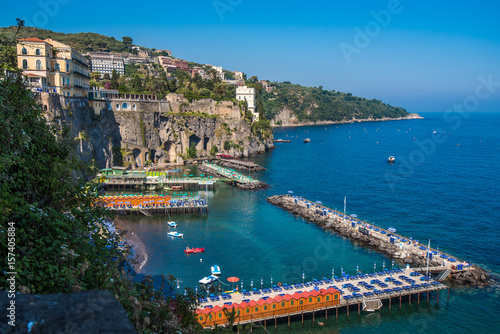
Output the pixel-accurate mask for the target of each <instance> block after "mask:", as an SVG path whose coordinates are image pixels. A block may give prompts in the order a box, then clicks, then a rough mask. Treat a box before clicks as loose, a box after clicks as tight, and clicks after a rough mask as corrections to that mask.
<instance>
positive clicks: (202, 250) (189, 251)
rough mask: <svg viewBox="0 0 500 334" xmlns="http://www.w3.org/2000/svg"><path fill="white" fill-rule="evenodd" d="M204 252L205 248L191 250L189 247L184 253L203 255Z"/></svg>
mask: <svg viewBox="0 0 500 334" xmlns="http://www.w3.org/2000/svg"><path fill="white" fill-rule="evenodd" d="M204 251H205V248H189V247H186V249H185V250H184V252H185V253H188V254H193V253H203V252H204Z"/></svg>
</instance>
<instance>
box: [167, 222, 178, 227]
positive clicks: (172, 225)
mask: <svg viewBox="0 0 500 334" xmlns="http://www.w3.org/2000/svg"><path fill="white" fill-rule="evenodd" d="M167 224H168V226H170V227H177V224H176V223H175V222H167Z"/></svg>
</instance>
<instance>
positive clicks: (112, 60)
mask: <svg viewBox="0 0 500 334" xmlns="http://www.w3.org/2000/svg"><path fill="white" fill-rule="evenodd" d="M90 69H91V71H92V72H99V73H101V75H104V74H106V73H107V74H109V75H111V73H113V70H116V73H118V74H120V75H121V76H123V75H124V74H125V65H124V61H123V57H122V56H121V55H120V54H113V53H106V52H97V53H90Z"/></svg>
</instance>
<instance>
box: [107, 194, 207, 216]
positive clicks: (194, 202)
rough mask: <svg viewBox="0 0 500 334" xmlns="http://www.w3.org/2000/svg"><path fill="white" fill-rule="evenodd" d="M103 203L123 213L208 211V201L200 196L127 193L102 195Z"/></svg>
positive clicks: (158, 213) (150, 213)
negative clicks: (123, 194) (184, 196)
mask: <svg viewBox="0 0 500 334" xmlns="http://www.w3.org/2000/svg"><path fill="white" fill-rule="evenodd" d="M100 200H101V202H102V205H104V206H105V207H106V208H107V209H109V210H113V211H116V212H118V213H121V214H131V215H134V214H137V215H140V214H143V215H146V216H151V215H161V214H163V215H167V214H191V213H208V204H207V202H206V201H205V200H204V199H202V198H200V197H195V198H179V199H175V198H172V197H170V196H164V195H144V196H139V195H125V196H103V197H100Z"/></svg>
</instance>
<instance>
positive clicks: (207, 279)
mask: <svg viewBox="0 0 500 334" xmlns="http://www.w3.org/2000/svg"><path fill="white" fill-rule="evenodd" d="M218 279H219V277H217V276H213V275H210V276H208V277H204V278H202V279H201V280H199V282H200V284H204V285H206V284H210V283H213V282H215V281H217V280H218Z"/></svg>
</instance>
